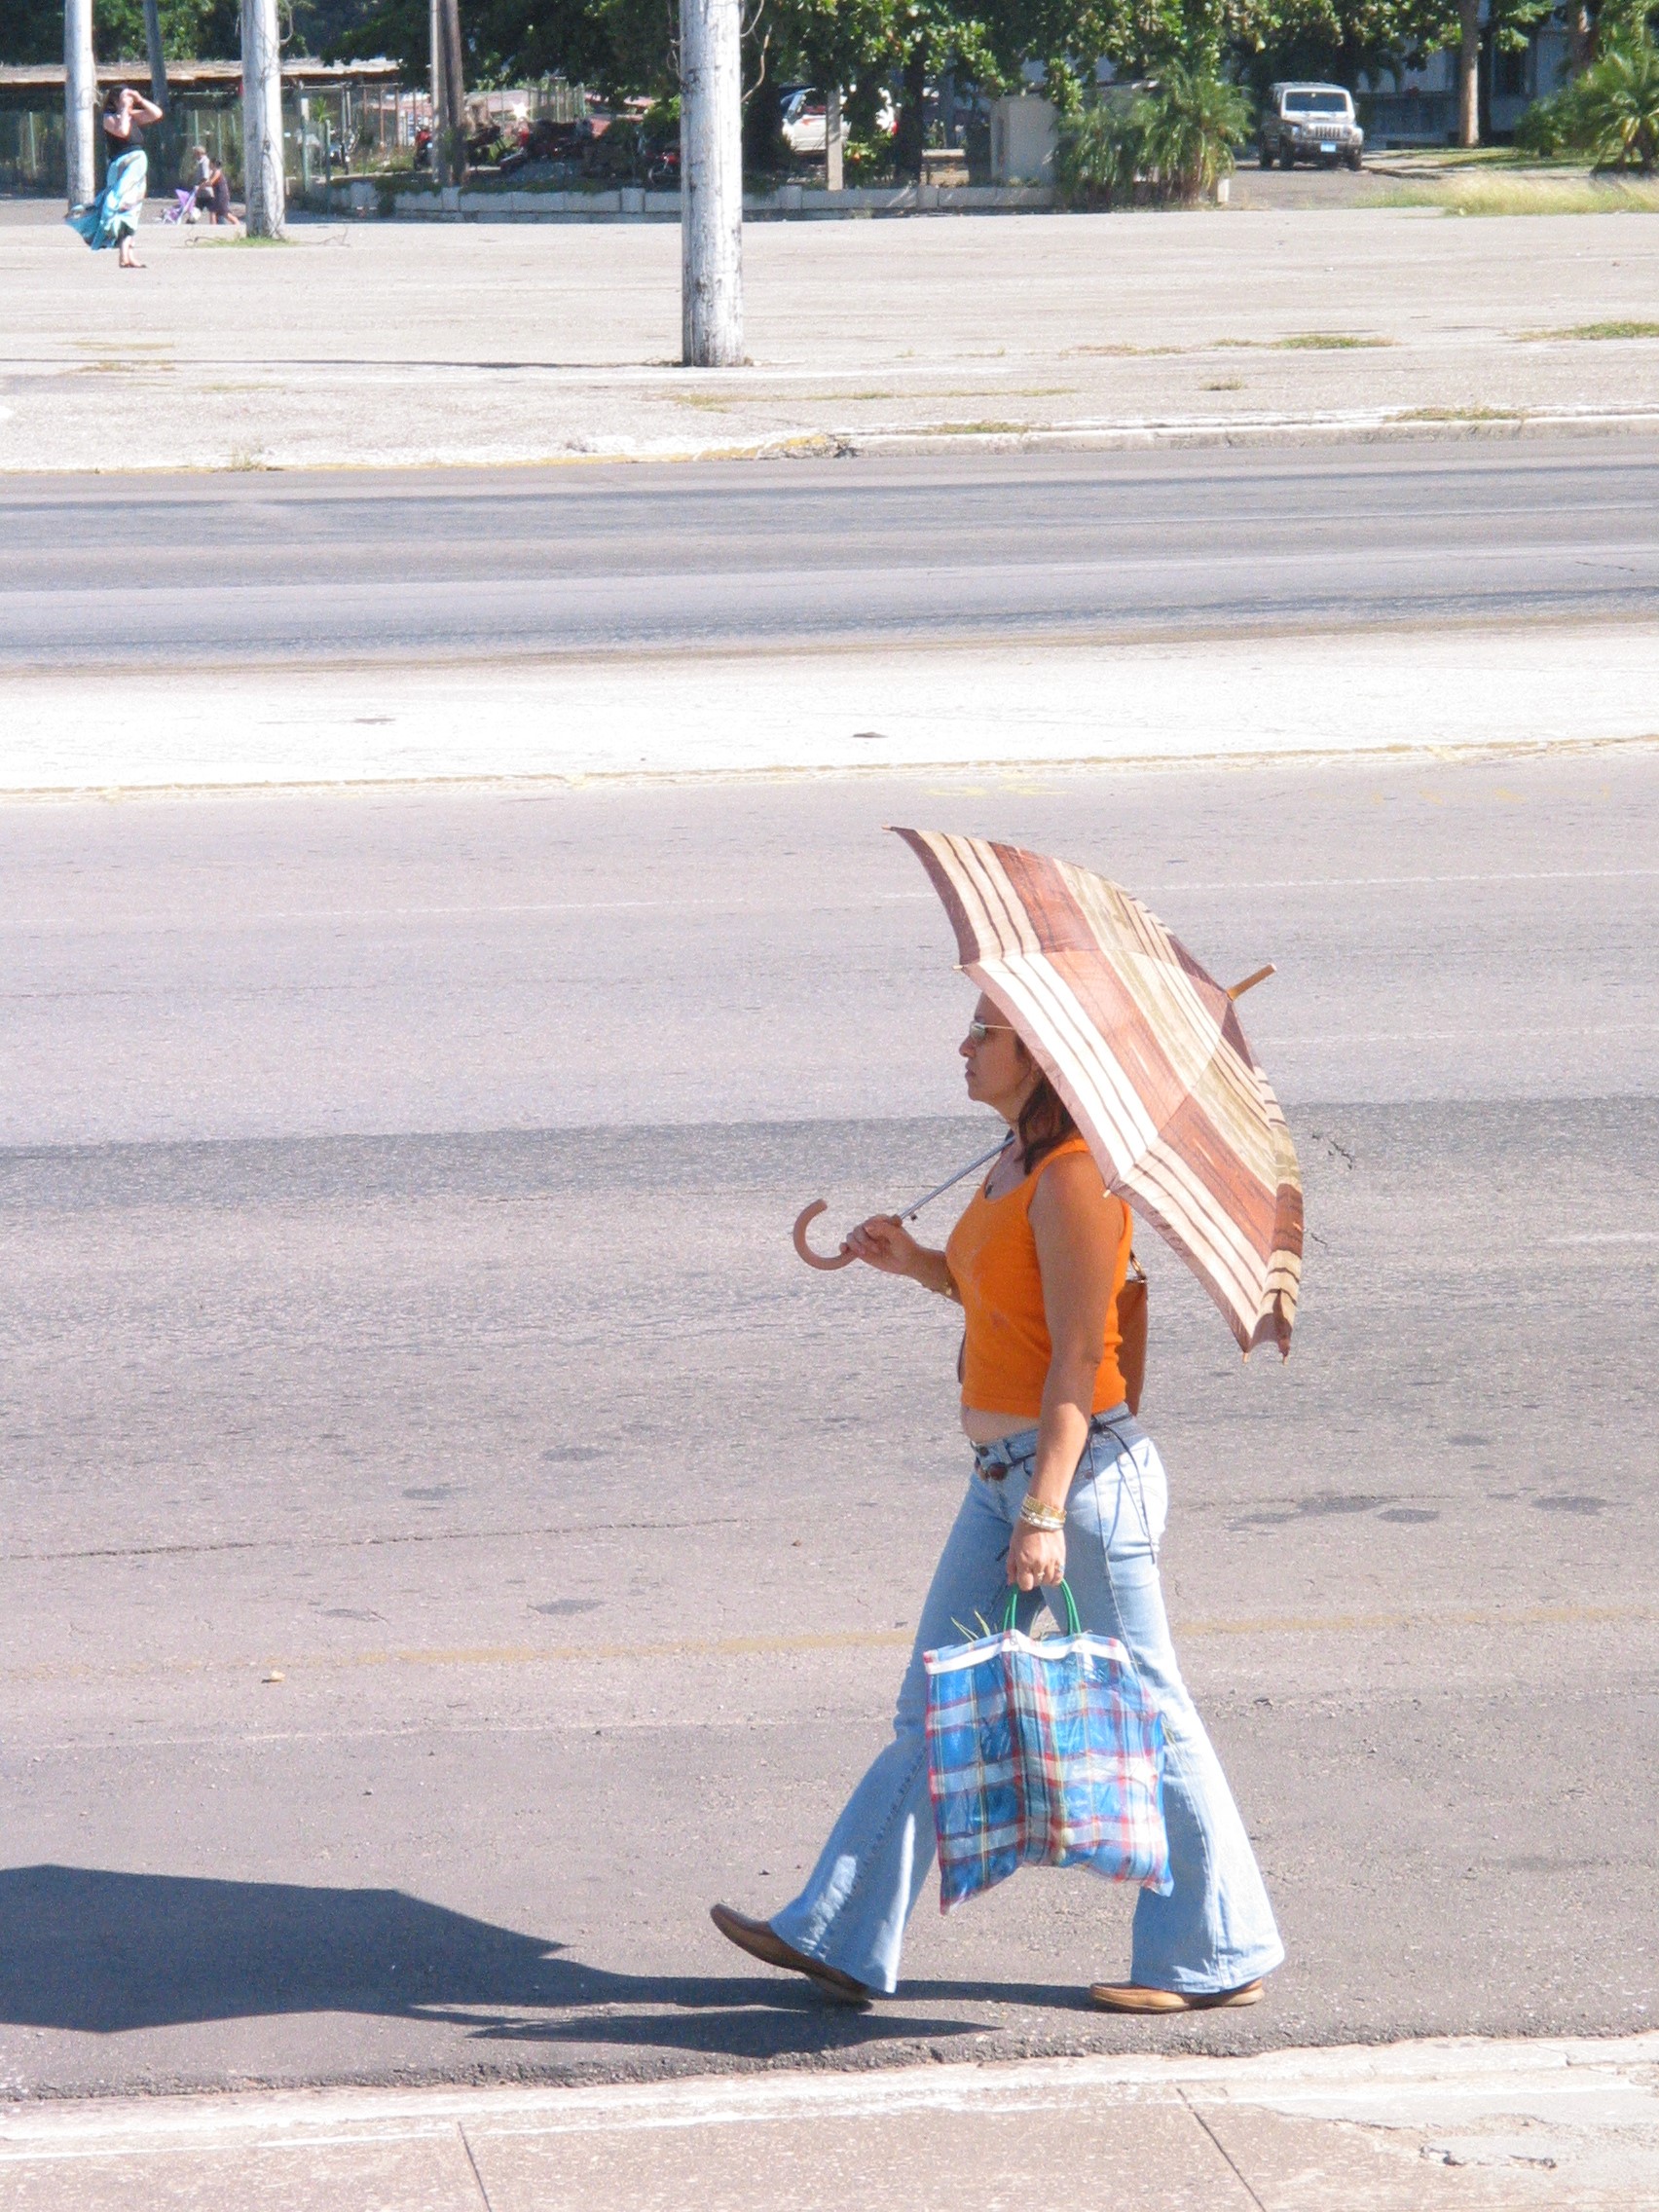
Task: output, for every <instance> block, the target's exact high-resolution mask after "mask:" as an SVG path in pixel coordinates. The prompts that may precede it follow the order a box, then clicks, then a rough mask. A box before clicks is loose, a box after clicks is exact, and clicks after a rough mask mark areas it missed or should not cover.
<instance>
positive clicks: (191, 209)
mask: <svg viewBox="0 0 1659 2212" xmlns="http://www.w3.org/2000/svg"><path fill="white" fill-rule="evenodd" d="M195 220H196V187H195V186H194V185H191V186H190V187H189V188H188V189H187V188H186V187H185V186H184V185H182V184H175V185H174V186H173V204H172V205H171V206H170V207H169V208H168V209H167V211H166V214H165V215H164V216H163V217H162V221H163V222H164V223H194V222H195Z"/></svg>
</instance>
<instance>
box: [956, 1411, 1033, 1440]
mask: <svg viewBox="0 0 1659 2212" xmlns="http://www.w3.org/2000/svg"><path fill="white" fill-rule="evenodd" d="M1036 1426H1037V1419H1036V1416H1035V1415H1034V1414H992V1413H986V1412H984V1411H983V1410H982V1409H981V1408H980V1407H978V1406H964V1407H963V1409H962V1433H963V1435H964V1436H965V1437H966V1438H967V1439H968V1441H969V1443H970V1444H1000V1443H1001V1442H1002V1440H1003V1438H1004V1437H1005V1436H1017V1435H1018V1434H1019V1432H1020V1430H1021V1429H1022V1428H1035V1427H1036Z"/></svg>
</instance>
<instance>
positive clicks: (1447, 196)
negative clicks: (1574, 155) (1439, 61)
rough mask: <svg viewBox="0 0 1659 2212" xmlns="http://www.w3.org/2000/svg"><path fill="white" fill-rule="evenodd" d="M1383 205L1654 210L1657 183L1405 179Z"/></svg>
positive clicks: (1524, 211)
mask: <svg viewBox="0 0 1659 2212" xmlns="http://www.w3.org/2000/svg"><path fill="white" fill-rule="evenodd" d="M1374 204H1375V205H1377V206H1379V207H1439V208H1441V209H1442V210H1443V211H1444V212H1445V213H1446V214H1448V215H1653V214H1659V183H1652V184H1648V183H1642V182H1641V181H1639V180H1637V179H1634V178H1632V179H1623V178H1612V177H1608V178H1605V179H1600V178H1591V177H1577V178H1568V177H1521V176H1469V177H1457V178H1449V179H1448V180H1447V182H1446V183H1445V184H1439V183H1429V182H1425V183H1422V184H1406V185H1401V186H1399V187H1398V189H1397V190H1395V191H1393V192H1389V193H1385V194H1383V197H1382V198H1381V199H1380V200H1378V201H1376V202H1375V203H1374Z"/></svg>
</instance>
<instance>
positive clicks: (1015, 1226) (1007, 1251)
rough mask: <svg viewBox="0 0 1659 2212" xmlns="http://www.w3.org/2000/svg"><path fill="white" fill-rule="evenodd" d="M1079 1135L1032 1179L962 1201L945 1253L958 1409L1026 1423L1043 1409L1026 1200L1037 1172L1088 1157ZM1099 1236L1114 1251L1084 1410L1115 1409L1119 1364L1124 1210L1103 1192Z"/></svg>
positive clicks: (1126, 1230)
mask: <svg viewBox="0 0 1659 2212" xmlns="http://www.w3.org/2000/svg"><path fill="white" fill-rule="evenodd" d="M1087 1151H1088V1145H1087V1144H1086V1143H1085V1142H1084V1140H1083V1138H1082V1137H1081V1136H1076V1137H1068V1138H1067V1139H1066V1141H1065V1143H1064V1144H1062V1145H1057V1146H1056V1147H1055V1148H1054V1150H1053V1151H1052V1152H1051V1153H1050V1154H1049V1156H1048V1159H1046V1160H1044V1161H1040V1162H1039V1164H1038V1167H1037V1170H1036V1173H1035V1174H1032V1175H1027V1176H1026V1177H1025V1179H1024V1181H1023V1182H1020V1183H1016V1184H1015V1185H1014V1189H1013V1190H1012V1191H1005V1192H1004V1193H1003V1195H1002V1197H1001V1198H986V1196H985V1189H984V1185H983V1184H981V1185H980V1186H979V1188H978V1189H977V1191H976V1192H975V1194H974V1196H973V1198H971V1199H970V1200H969V1201H968V1205H967V1208H966V1210H965V1212H964V1213H963V1216H962V1218H961V1220H960V1221H959V1222H958V1223H957V1224H956V1227H955V1228H954V1229H953V1230H952V1231H951V1233H950V1237H949V1240H948V1242H947V1243H946V1244H945V1247H944V1258H945V1265H946V1266H947V1267H948V1268H949V1270H950V1274H951V1280H952V1281H953V1282H954V1283H955V1285H956V1288H957V1290H958V1292H959V1293H960V1295H961V1299H962V1310H963V1314H964V1316H965V1317H966V1320H967V1324H968V1338H967V1344H966V1346H965V1347H964V1351H963V1362H962V1403H963V1404H964V1405H965V1406H972V1407H975V1408H977V1410H978V1411H979V1412H981V1413H994V1414H1024V1415H1027V1416H1029V1418H1030V1419H1032V1420H1035V1419H1037V1418H1038V1416H1039V1415H1040V1414H1041V1413H1042V1411H1043V1385H1044V1383H1046V1382H1047V1381H1048V1377H1049V1362H1050V1360H1051V1358H1052V1357H1053V1349H1054V1347H1053V1345H1052V1344H1051V1341H1050V1337H1049V1323H1048V1318H1047V1316H1046V1315H1045V1313H1044V1311H1043V1277H1042V1273H1041V1272H1040V1271H1039V1269H1038V1265H1037V1238H1036V1236H1035V1235H1034V1234H1033V1231H1032V1228H1031V1200H1032V1198H1034V1197H1035V1196H1036V1193H1037V1185H1038V1182H1039V1181H1040V1180H1041V1178H1042V1175H1043V1171H1044V1169H1045V1168H1047V1167H1049V1166H1051V1164H1052V1163H1053V1161H1056V1160H1064V1159H1065V1158H1066V1156H1067V1155H1068V1153H1074V1152H1087ZM1100 1226H1101V1234H1102V1235H1104V1236H1106V1237H1108V1238H1110V1239H1111V1240H1112V1242H1113V1243H1114V1244H1115V1245H1116V1256H1115V1258H1114V1261H1113V1266H1112V1303H1111V1305H1110V1306H1109V1307H1108V1308H1107V1309H1106V1334H1105V1340H1104V1342H1103V1343H1102V1345H1101V1348H1100V1372H1099V1374H1098V1375H1097V1376H1096V1377H1095V1380H1094V1399H1093V1403H1092V1405H1091V1407H1090V1411H1091V1412H1093V1413H1097V1414H1099V1413H1104V1412H1106V1410H1107V1409H1108V1407H1111V1406H1116V1405H1119V1404H1121V1403H1122V1401H1123V1396H1124V1377H1123V1372H1122V1370H1121V1369H1120V1368H1119V1365H1118V1346H1119V1345H1120V1343H1121V1342H1122V1341H1123V1340H1122V1337H1121V1335H1120V1333H1119V1329H1118V1294H1119V1292H1120V1291H1121V1290H1122V1289H1123V1287H1124V1277H1125V1276H1126V1275H1127V1273H1128V1272H1129V1239H1130V1235H1131V1232H1132V1228H1133V1224H1132V1223H1131V1221H1130V1219H1129V1209H1128V1207H1127V1206H1126V1205H1124V1201H1123V1200H1122V1198H1114V1196H1113V1195H1112V1193H1111V1192H1110V1191H1107V1192H1104V1193H1103V1194H1102V1198H1101V1225H1100Z"/></svg>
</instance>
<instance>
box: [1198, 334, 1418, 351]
mask: <svg viewBox="0 0 1659 2212" xmlns="http://www.w3.org/2000/svg"><path fill="white" fill-rule="evenodd" d="M1394 344H1395V341H1394V340H1393V339H1392V338H1360V337H1356V336H1355V335H1354V334H1353V333H1352V332H1351V331H1344V330H1296V331H1292V333H1291V334H1290V336H1289V337H1288V338H1216V339H1212V340H1211V342H1210V344H1209V345H1208V346H1207V347H1205V348H1203V349H1202V350H1203V351H1205V352H1209V353H1229V352H1231V353H1264V352H1266V353H1354V352H1363V351H1368V350H1370V349H1371V348H1372V347H1374V346H1392V345H1394Z"/></svg>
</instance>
